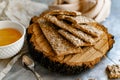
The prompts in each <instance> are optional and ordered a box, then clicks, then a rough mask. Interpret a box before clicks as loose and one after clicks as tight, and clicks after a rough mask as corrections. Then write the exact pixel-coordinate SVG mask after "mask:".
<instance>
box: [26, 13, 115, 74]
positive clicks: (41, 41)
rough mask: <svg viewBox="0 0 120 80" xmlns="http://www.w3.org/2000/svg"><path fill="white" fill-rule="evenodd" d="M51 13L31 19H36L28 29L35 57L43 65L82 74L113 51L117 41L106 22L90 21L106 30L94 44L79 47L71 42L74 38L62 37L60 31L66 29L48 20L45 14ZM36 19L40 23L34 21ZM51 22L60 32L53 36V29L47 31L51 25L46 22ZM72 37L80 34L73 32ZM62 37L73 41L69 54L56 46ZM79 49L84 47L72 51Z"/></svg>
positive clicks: (31, 51) (31, 48)
mask: <svg viewBox="0 0 120 80" xmlns="http://www.w3.org/2000/svg"><path fill="white" fill-rule="evenodd" d="M58 12H59V11H58ZM49 13H50V12H48V14H47V13H46V14H44V16H42V17H38V18H36V17H33V18H32V19H31V20H32V21H31V24H30V26H29V27H28V29H27V34H28V36H27V40H28V44H29V50H30V54H31V56H32V57H33V58H34V59H35V60H36V61H38V62H40V64H41V65H43V66H44V67H46V68H48V69H49V70H51V71H55V72H59V73H64V74H65V73H66V74H77V73H80V72H82V71H84V70H86V69H88V68H93V67H94V66H95V64H97V63H98V62H100V60H101V59H102V57H103V56H104V55H106V53H107V52H108V50H110V48H112V45H113V43H114V39H113V37H112V35H111V34H109V33H108V31H107V29H106V28H105V27H104V26H103V25H101V24H99V23H97V22H87V23H86V24H87V25H90V26H93V27H94V28H96V29H98V31H102V32H103V33H102V36H100V37H99V38H98V40H97V41H96V42H95V43H94V44H93V45H88V46H83V45H81V46H79V47H78V46H75V45H74V44H72V41H69V40H71V39H70V37H69V39H68V36H67V38H66V36H62V35H61V34H60V33H59V30H62V28H60V27H58V26H56V25H55V24H54V23H53V22H52V23H51V22H49V21H48V20H46V18H45V16H46V15H47V16H48V15H50V14H49ZM51 13H52V11H51ZM58 15H59V14H58ZM60 15H61V14H60ZM62 15H66V14H62ZM67 16H68V15H67ZM54 17H56V16H54ZM34 18H35V19H34ZM83 18H84V17H83ZM36 19H37V21H38V22H36V21H34V20H36ZM41 19H42V20H43V19H44V20H43V21H45V22H46V23H45V24H43V22H40V21H41ZM86 19H87V18H86ZM88 19H89V18H88ZM60 20H61V19H60ZM48 23H49V24H52V26H50V25H49V26H47V28H52V27H54V29H55V30H54V33H56V34H55V35H54V34H53V35H52V32H51V33H49V34H48V33H47V32H49V30H48V31H46V29H47V28H46V26H44V25H46V24H48ZM65 23H66V24H72V23H68V22H65ZM41 24H42V25H41ZM74 24H75V23H74ZM76 25H79V23H76ZM59 26H61V25H59ZM43 27H44V29H43ZM66 27H67V26H66ZM69 27H70V26H69ZM71 27H72V25H71ZM76 30H78V31H82V30H80V29H77V28H76ZM70 34H72V33H70ZM86 34H87V33H86ZM49 35H50V36H51V37H50V36H49ZM57 35H59V36H58V38H57V37H56V36H57ZM88 35H90V34H88ZM54 36H55V37H54ZM72 36H74V37H77V36H76V35H72ZM48 37H49V39H48ZM51 38H52V39H51ZM59 38H62V39H60V40H63V39H64V40H66V41H68V42H67V44H70V46H73V47H72V49H71V50H69V49H70V48H69V49H68V51H67V48H66V52H67V54H66V53H65V54H64V53H62V55H57V54H56V51H55V49H56V45H58V44H59ZM71 38H72V37H71ZM78 38H79V37H77V39H78ZM93 38H94V37H93ZM56 39H57V42H55V43H53V42H54V41H53V40H56ZM51 40H52V41H51ZM57 43H58V44H57ZM52 44H55V45H54V46H55V47H53V45H52ZM61 44H62V45H64V46H66V44H65V43H61ZM70 46H68V45H67V46H66V47H70ZM57 48H61V47H59V46H58V47H57ZM62 49H63V48H62ZM75 49H77V50H78V49H80V50H82V51H80V52H77V53H74V52H73V51H72V50H75ZM71 52H73V53H71Z"/></svg>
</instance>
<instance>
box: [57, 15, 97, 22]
mask: <svg viewBox="0 0 120 80" xmlns="http://www.w3.org/2000/svg"><path fill="white" fill-rule="evenodd" d="M57 18H58V19H60V20H67V21H70V22H72V23H73V24H83V23H89V22H95V21H94V20H93V19H90V18H87V17H84V16H69V15H58V16H57Z"/></svg>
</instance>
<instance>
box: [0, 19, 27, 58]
mask: <svg viewBox="0 0 120 80" xmlns="http://www.w3.org/2000/svg"><path fill="white" fill-rule="evenodd" d="M4 28H13V29H16V30H18V31H19V32H20V33H21V34H22V37H21V38H20V39H18V40H17V41H16V42H13V43H11V44H8V45H5V46H0V59H6V58H10V57H12V56H14V55H16V54H17V53H18V52H19V51H20V50H21V48H22V47H23V44H24V39H25V33H26V29H25V27H24V26H22V25H21V24H19V23H17V22H13V21H0V29H4ZM11 36H12V35H11Z"/></svg>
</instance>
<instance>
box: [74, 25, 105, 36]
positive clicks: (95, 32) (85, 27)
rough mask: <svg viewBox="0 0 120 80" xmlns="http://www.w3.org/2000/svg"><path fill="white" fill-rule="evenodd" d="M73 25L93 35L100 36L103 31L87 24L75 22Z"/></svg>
mask: <svg viewBox="0 0 120 80" xmlns="http://www.w3.org/2000/svg"><path fill="white" fill-rule="evenodd" d="M73 27H76V28H78V29H80V30H82V31H84V32H85V33H87V34H90V35H91V36H93V37H100V36H101V35H102V34H103V31H101V30H99V29H97V28H95V27H94V26H91V25H88V24H83V25H82V24H76V25H73Z"/></svg>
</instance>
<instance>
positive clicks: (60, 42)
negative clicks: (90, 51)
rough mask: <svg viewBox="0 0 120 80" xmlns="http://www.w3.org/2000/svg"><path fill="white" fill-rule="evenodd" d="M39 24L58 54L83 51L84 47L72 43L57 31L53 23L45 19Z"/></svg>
mask: <svg viewBox="0 0 120 80" xmlns="http://www.w3.org/2000/svg"><path fill="white" fill-rule="evenodd" d="M39 24H40V28H41V29H42V32H43V34H44V35H45V37H46V38H47V40H48V42H49V43H50V45H51V46H52V48H53V50H54V51H55V53H56V54H57V56H62V55H66V54H73V53H78V52H79V53H81V52H82V49H81V48H80V47H75V46H74V45H72V44H70V43H69V42H68V41H67V40H65V39H64V38H63V37H62V36H61V35H60V34H59V33H58V32H57V31H56V29H55V28H54V26H53V25H51V24H49V23H47V22H43V21H39Z"/></svg>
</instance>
